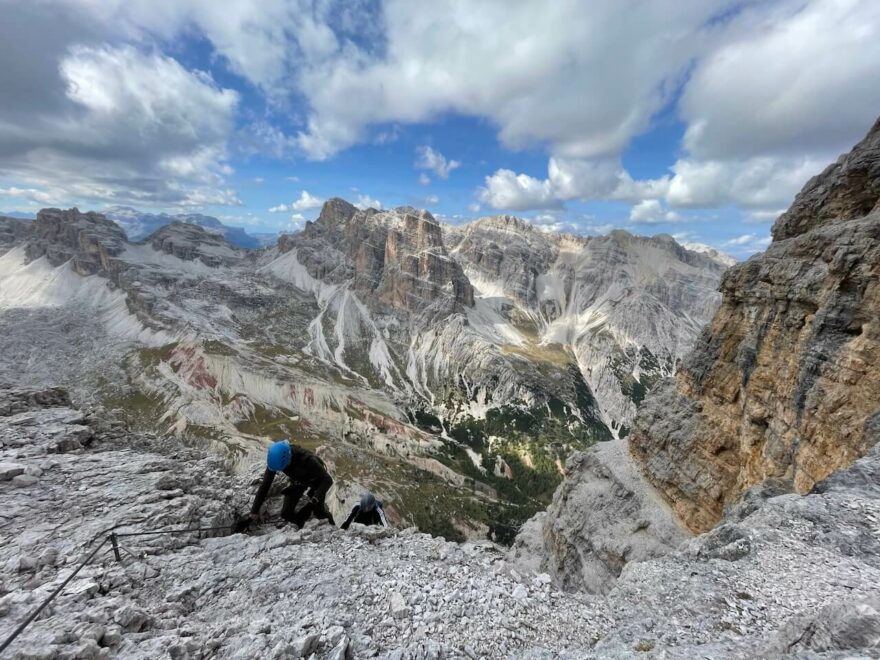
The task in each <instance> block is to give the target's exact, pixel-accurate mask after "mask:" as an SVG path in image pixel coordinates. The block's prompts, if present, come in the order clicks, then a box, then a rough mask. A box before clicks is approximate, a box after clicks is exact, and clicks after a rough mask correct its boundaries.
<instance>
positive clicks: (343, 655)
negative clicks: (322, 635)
mask: <svg viewBox="0 0 880 660" xmlns="http://www.w3.org/2000/svg"><path fill="white" fill-rule="evenodd" d="M352 657H354V654H353V653H352V652H351V646H350V645H349V642H348V638H347V637H345V636H343V637H342V638H341V639H340V640H339V641H338V642H337V643H336V645H335V646H334V647H333V648H332V649H331V651H330V653H329V654H328V655H327V660H351V658H352Z"/></svg>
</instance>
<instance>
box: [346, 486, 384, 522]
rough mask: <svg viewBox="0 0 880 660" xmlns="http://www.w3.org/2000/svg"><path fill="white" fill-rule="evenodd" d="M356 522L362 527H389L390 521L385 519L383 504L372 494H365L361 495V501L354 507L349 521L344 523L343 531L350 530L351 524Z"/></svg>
mask: <svg viewBox="0 0 880 660" xmlns="http://www.w3.org/2000/svg"><path fill="white" fill-rule="evenodd" d="M353 522H356V523H360V524H361V525H381V526H382V527H388V519H387V518H386V517H385V510H384V509H383V508H382V502H381V501H380V500H377V499H376V496H375V495H373V494H372V493H364V494H363V495H361V501H360V502H358V503H357V504H355V505H354V507H352V509H351V513H350V514H348V519H347V520H346V521H345V522H344V523H342V529H348V526H349V525H351V523H353Z"/></svg>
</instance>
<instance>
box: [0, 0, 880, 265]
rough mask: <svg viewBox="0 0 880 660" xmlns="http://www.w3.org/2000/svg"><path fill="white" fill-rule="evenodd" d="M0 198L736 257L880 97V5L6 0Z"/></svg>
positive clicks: (1, 35)
mask: <svg viewBox="0 0 880 660" xmlns="http://www.w3.org/2000/svg"><path fill="white" fill-rule="evenodd" d="M0 12H2V16H3V21H2V23H0V93H2V97H3V103H2V104H0V212H2V211H6V212H8V211H25V212H33V211H35V210H37V209H39V208H43V207H46V206H61V207H70V206H78V207H79V208H80V209H92V210H102V209H105V208H107V207H109V206H113V205H126V206H133V207H136V208H138V209H141V210H144V211H153V212H155V211H166V212H171V213H174V212H194V211H199V212H203V213H208V214H210V215H214V216H216V217H218V218H220V219H221V220H222V221H223V222H225V223H227V224H230V225H235V226H241V227H244V228H245V229H247V230H248V231H249V232H251V233H259V232H278V231H295V230H296V229H298V228H300V227H302V225H303V223H304V222H305V220H307V219H314V218H315V217H316V216H317V214H318V213H319V211H320V206H321V203H322V202H323V200H325V199H327V198H329V197H334V196H338V197H344V198H346V199H348V200H349V201H351V202H353V203H355V204H357V205H359V206H362V207H367V206H372V207H375V208H391V207H395V206H400V205H410V206H416V207H420V208H427V209H429V210H430V211H431V212H432V213H433V214H434V215H435V216H437V217H439V218H440V219H442V220H444V221H447V222H451V223H456V224H459V223H464V222H467V221H469V220H471V219H474V218H477V217H481V216H485V215H496V214H501V213H508V214H514V215H518V216H520V217H524V218H527V219H529V220H531V221H532V222H533V223H535V224H536V225H538V226H539V227H540V228H542V229H547V230H556V231H565V232H570V233H578V234H596V233H606V232H607V231H609V230H611V229H613V228H623V229H627V230H628V231H631V232H633V233H639V234H649V235H650V234H656V233H669V234H672V235H673V236H675V237H676V238H677V239H678V240H680V241H682V242H701V243H706V244H709V245H712V246H714V247H717V248H719V249H721V250H723V251H725V252H727V253H729V254H732V255H733V256H736V257H738V258H745V257H747V256H749V255H750V254H753V253H755V252H756V251H760V250H762V249H764V248H765V247H766V245H767V244H768V242H769V233H770V227H771V226H772V222H773V220H774V219H775V218H776V216H777V215H778V214H779V213H780V212H782V211H783V210H784V209H785V208H786V207H787V206H788V205H789V204H790V203H791V200H792V199H793V197H794V195H795V194H796V193H797V191H798V190H799V189H800V188H801V187H802V186H803V184H804V183H805V182H806V181H807V180H808V179H809V178H810V177H811V176H813V175H815V174H818V173H819V172H821V171H822V169H824V167H826V166H827V165H828V164H829V163H830V162H832V161H833V160H835V159H836V158H837V157H838V156H839V154H841V153H843V152H845V151H847V150H848V149H849V148H850V147H851V146H852V145H853V144H854V143H855V142H857V141H858V140H859V139H860V138H861V137H862V136H863V135H864V134H865V133H866V132H867V130H868V128H869V127H870V126H871V124H872V123H873V122H874V121H875V119H876V118H877V115H878V114H880V2H877V1H876V0H553V2H546V1H537V0H535V1H525V0H482V1H480V0H446V1H444V0H430V1H426V0H260V1H259V2H257V1H256V0H254V1H253V2H233V1H231V0H230V2H216V0H27V1H25V0H15V1H13V0H0Z"/></svg>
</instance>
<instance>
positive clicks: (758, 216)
mask: <svg viewBox="0 0 880 660" xmlns="http://www.w3.org/2000/svg"><path fill="white" fill-rule="evenodd" d="M783 213H785V209H776V210H766V209H756V210H754V211H749V212H748V213H746V214H745V217H744V219H743V222H745V223H747V224H766V223H770V222H773V221H775V220H776V218H778V217H779V216H780V215H782V214H783Z"/></svg>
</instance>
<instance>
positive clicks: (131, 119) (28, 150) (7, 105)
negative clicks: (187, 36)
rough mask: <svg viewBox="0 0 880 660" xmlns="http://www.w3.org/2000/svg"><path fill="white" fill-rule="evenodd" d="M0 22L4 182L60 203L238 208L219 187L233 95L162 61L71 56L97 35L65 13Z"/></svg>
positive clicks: (125, 48) (125, 52) (106, 52)
mask: <svg viewBox="0 0 880 660" xmlns="http://www.w3.org/2000/svg"><path fill="white" fill-rule="evenodd" d="M4 12H5V13H4V18H5V19H8V20H4V21H3V24H2V25H0V61H2V62H3V63H4V66H3V67H2V69H3V72H2V73H0V87H2V88H3V90H4V96H8V97H9V98H8V99H7V102H4V103H3V104H2V106H0V177H2V178H3V179H6V180H8V181H14V182H15V183H16V186H15V187H18V188H25V189H32V190H36V191H39V192H40V193H41V194H42V195H49V196H51V197H52V198H53V199H56V200H58V201H60V202H63V203H73V202H76V201H86V202H87V203H88V202H89V201H92V200H100V201H104V202H108V203H132V204H135V203H136V204H154V205H164V206H175V207H176V206H200V205H203V204H205V203H222V204H233V205H234V204H239V203H240V202H239V200H238V198H237V195H236V193H235V191H234V190H232V189H230V188H229V187H228V186H227V185H225V179H226V177H228V176H229V175H230V174H231V173H232V169H231V167H230V166H229V164H228V153H227V139H228V136H229V135H230V133H231V132H232V130H233V123H234V117H235V113H236V111H237V107H238V102H239V97H238V94H237V93H236V92H235V91H233V90H231V89H224V88H222V87H220V86H218V85H217V83H216V82H215V81H214V80H213V79H212V78H211V76H210V75H208V74H206V73H203V72H200V71H191V70H187V69H185V68H184V67H183V66H181V65H180V63H179V62H177V61H176V60H174V59H173V58H171V57H168V56H166V55H163V54H161V53H159V52H155V51H147V52H144V51H142V50H139V49H136V48H134V47H133V46H129V45H115V46H114V45H107V44H103V45H72V44H70V39H72V38H73V35H76V36H77V37H78V38H81V39H84V40H88V39H90V38H91V39H95V38H97V37H98V35H97V33H96V29H95V28H94V27H93V26H91V25H88V24H87V23H88V22H87V21H86V20H85V17H84V16H82V15H80V12H78V11H75V10H69V11H68V8H67V7H66V6H65V7H54V8H50V7H49V6H48V5H44V4H42V3H21V4H19V3H15V4H12V5H8V6H5V7H4ZM56 23H63V24H64V25H65V29H64V30H56V27H57V26H56V25H55V24H56ZM34 34H40V35H42V37H45V38H48V39H49V41H48V42H47V43H44V44H42V45H41V46H40V47H39V48H34V47H33V44H32V43H30V42H35V41H39V40H35V39H34ZM35 81H38V84H34V83H35Z"/></svg>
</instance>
